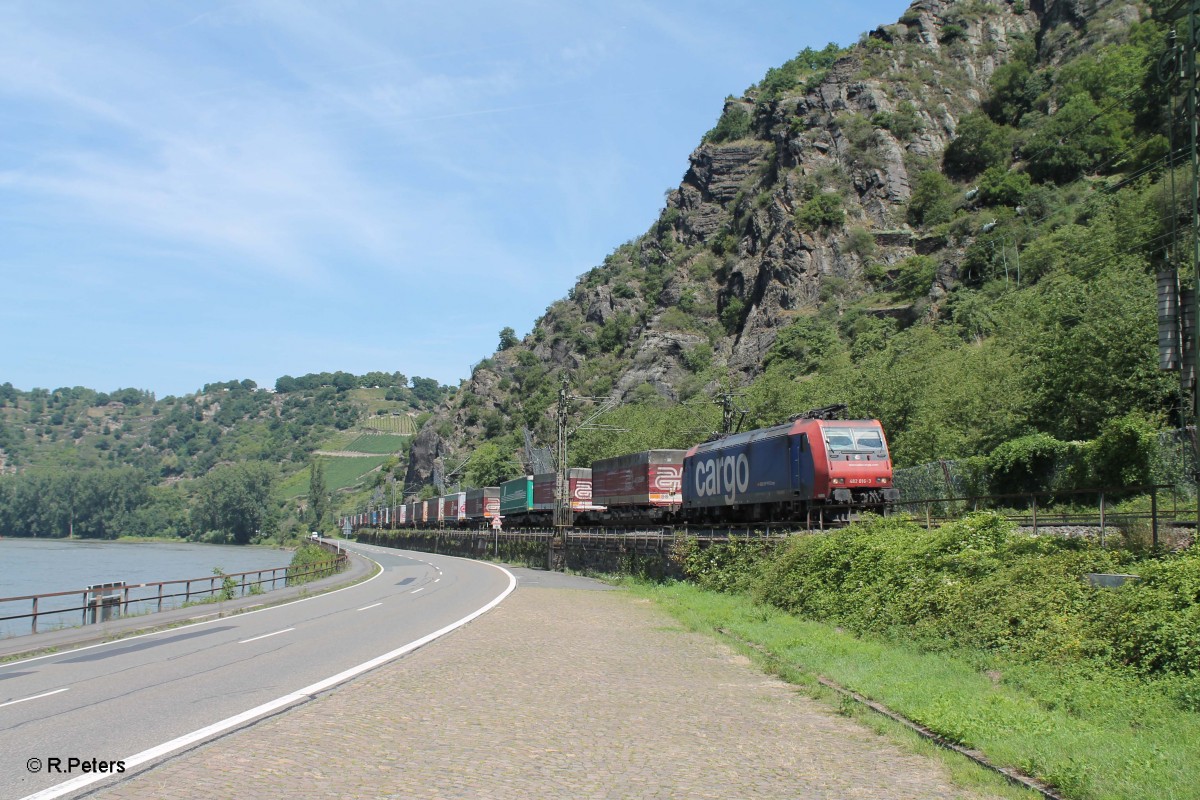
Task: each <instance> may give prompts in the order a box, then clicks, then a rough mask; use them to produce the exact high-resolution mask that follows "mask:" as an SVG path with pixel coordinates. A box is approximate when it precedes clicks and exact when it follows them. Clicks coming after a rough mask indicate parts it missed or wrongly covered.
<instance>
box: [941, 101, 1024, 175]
mask: <svg viewBox="0 0 1200 800" xmlns="http://www.w3.org/2000/svg"><path fill="white" fill-rule="evenodd" d="M1014 135H1015V132H1014V131H1013V130H1012V129H1011V128H1006V127H1004V126H1003V125H997V124H996V123H995V122H992V121H991V120H990V119H988V117H987V115H986V114H984V113H982V112H979V111H973V112H971V113H970V114H967V115H966V116H965V117H963V118H962V119H961V120H960V121H959V123H958V129H957V131H956V135H955V137H954V140H953V141H952V142H950V144H948V145H946V153H945V159H944V163H945V166H946V171H947V172H949V173H951V174H953V175H957V176H959V177H962V178H970V177H973V176H975V175H978V174H979V173H980V172H983V171H984V170H986V169H988V168H989V167H994V166H1007V165H1008V163H1009V161H1011V160H1012V146H1013V137H1014Z"/></svg>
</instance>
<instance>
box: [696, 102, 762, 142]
mask: <svg viewBox="0 0 1200 800" xmlns="http://www.w3.org/2000/svg"><path fill="white" fill-rule="evenodd" d="M750 125H751V120H750V112H749V111H747V110H746V108H745V107H744V106H742V105H739V104H738V103H733V102H728V101H727V102H726V105H725V110H724V111H722V112H721V118H720V119H719V120H717V124H716V127H714V128H713V129H712V130H710V131H709V132H708V133H706V134H704V141H705V142H712V143H713V144H719V143H721V142H732V141H734V140H736V139H744V138H745V137H747V136H749V135H750Z"/></svg>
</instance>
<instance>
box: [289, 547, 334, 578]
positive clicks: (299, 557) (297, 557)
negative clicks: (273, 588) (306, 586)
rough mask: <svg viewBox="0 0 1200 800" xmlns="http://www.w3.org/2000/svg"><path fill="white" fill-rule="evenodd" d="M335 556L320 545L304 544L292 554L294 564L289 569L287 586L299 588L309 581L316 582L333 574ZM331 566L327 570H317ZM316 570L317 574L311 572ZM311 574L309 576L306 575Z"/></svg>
mask: <svg viewBox="0 0 1200 800" xmlns="http://www.w3.org/2000/svg"><path fill="white" fill-rule="evenodd" d="M333 559H334V555H333V554H332V553H330V552H329V551H328V550H326V549H325V548H323V547H321V546H320V545H315V544H304V545H301V546H300V547H298V548H296V552H295V553H293V554H292V562H291V563H290V564H288V568H287V585H288V586H297V585H299V584H302V583H308V582H309V581H315V580H318V579H320V578H324V577H325V576H327V575H332V574H333V571H334V570H333V567H332V563H333ZM324 565H329V566H328V568H327V569H317V568H318V567H322V566H324ZM314 569H316V571H315V572H310V570H314ZM304 573H309V574H304Z"/></svg>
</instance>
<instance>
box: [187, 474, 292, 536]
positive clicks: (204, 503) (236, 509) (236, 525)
mask: <svg viewBox="0 0 1200 800" xmlns="http://www.w3.org/2000/svg"><path fill="white" fill-rule="evenodd" d="M197 483H198V486H197V491H196V505H195V506H194V507H193V509H192V519H193V527H194V528H195V529H196V530H197V531H199V532H205V533H217V534H219V535H220V538H227V539H232V540H233V541H234V542H236V543H237V544H246V543H248V542H249V541H250V540H251V539H253V538H255V537H256V536H263V535H267V534H269V533H271V532H272V531H273V529H274V527H275V519H276V516H277V514H276V511H277V510H276V507H275V501H274V499H273V498H272V494H271V493H272V490H273V488H274V484H275V472H274V470H273V469H271V468H270V467H269V466H268V465H266V464H260V463H249V464H225V465H222V466H219V467H216V468H214V469H213V470H212V471H211V472H209V473H208V474H207V475H205V476H204V477H203V478H201V479H200V480H199V481H198V482H197Z"/></svg>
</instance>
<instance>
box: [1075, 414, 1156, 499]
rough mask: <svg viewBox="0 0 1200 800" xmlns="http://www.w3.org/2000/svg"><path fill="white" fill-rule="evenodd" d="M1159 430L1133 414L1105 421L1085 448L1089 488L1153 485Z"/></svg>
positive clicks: (1152, 422) (1141, 416) (1151, 419)
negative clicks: (1090, 485)
mask: <svg viewBox="0 0 1200 800" xmlns="http://www.w3.org/2000/svg"><path fill="white" fill-rule="evenodd" d="M1160 430H1161V426H1160V425H1159V424H1158V422H1157V420H1155V419H1153V418H1151V417H1147V416H1146V415H1145V414H1143V413H1140V412H1137V411H1133V412H1130V413H1128V414H1126V415H1125V416H1123V417H1118V418H1117V419H1112V420H1109V421H1108V422H1106V423H1104V425H1103V426H1102V427H1101V429H1100V435H1099V436H1098V437H1096V439H1095V440H1093V441H1092V442H1091V444H1090V445H1089V446H1088V448H1087V456H1086V458H1087V467H1088V477H1089V479H1090V481H1089V482H1090V483H1091V484H1092V485H1093V486H1097V487H1102V488H1111V487H1119V486H1144V485H1147V484H1150V483H1153V482H1154V475H1153V471H1154V470H1153V465H1154V463H1155V460H1156V457H1157V454H1158V451H1159V443H1158V437H1159V433H1160Z"/></svg>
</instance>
